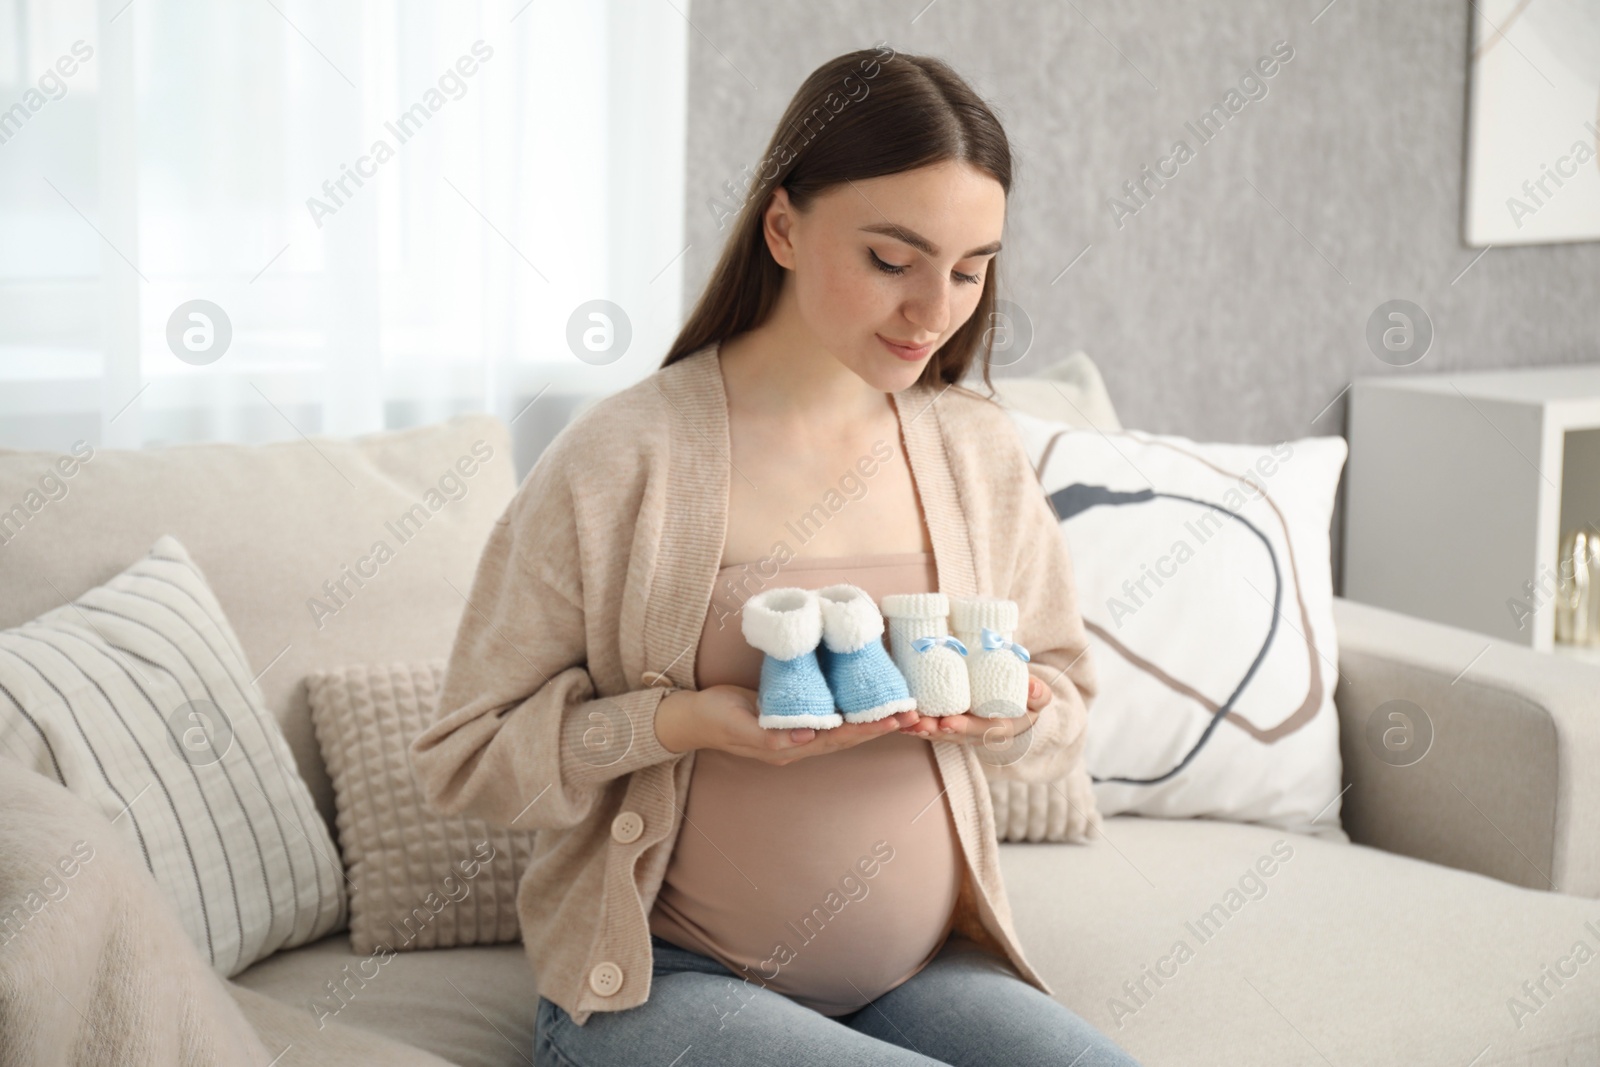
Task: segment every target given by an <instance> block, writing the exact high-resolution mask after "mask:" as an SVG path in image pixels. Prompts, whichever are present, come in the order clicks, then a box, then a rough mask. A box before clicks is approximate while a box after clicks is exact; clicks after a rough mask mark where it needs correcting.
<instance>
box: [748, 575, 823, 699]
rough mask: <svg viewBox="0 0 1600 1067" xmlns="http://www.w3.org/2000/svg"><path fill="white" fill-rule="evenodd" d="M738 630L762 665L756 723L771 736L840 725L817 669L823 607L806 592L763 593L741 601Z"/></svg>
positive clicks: (815, 596) (795, 589)
mask: <svg viewBox="0 0 1600 1067" xmlns="http://www.w3.org/2000/svg"><path fill="white" fill-rule="evenodd" d="M741 614H742V615H743V619H742V620H741V622H740V628H741V629H742V630H743V631H744V639H745V640H746V641H748V642H749V643H750V646H751V647H752V648H757V649H760V650H761V651H762V652H765V653H766V658H765V659H763V660H762V661H761V688H760V689H759V690H758V692H757V697H756V708H757V710H758V711H759V713H760V715H759V717H758V718H757V720H756V722H757V724H758V725H760V726H762V727H764V728H766V729H769V730H801V729H805V728H807V727H810V728H812V729H816V730H827V729H830V728H832V727H834V726H838V725H840V724H841V723H843V722H844V719H843V718H842V717H841V716H840V715H839V713H838V712H837V711H835V710H834V706H833V693H831V692H830V691H829V690H828V683H827V680H826V679H824V678H823V676H822V668H821V666H820V665H819V664H818V663H817V645H818V644H819V643H820V642H821V640H822V607H821V604H820V603H819V602H818V600H817V594H816V593H815V592H813V591H812V590H810V589H799V588H795V587H784V588H782V589H767V590H764V591H762V592H760V593H757V594H756V595H755V596H753V597H751V598H750V599H749V600H747V601H745V603H744V608H743V609H742V612H741Z"/></svg>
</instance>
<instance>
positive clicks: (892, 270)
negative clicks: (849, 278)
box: [867, 248, 983, 285]
mask: <svg viewBox="0 0 1600 1067" xmlns="http://www.w3.org/2000/svg"><path fill="white" fill-rule="evenodd" d="M867 255H869V256H871V257H872V265H873V266H874V267H877V268H878V269H879V270H880V271H882V272H883V273H885V274H890V275H895V276H898V275H901V274H904V273H905V272H906V271H908V270H910V269H911V268H910V265H909V264H905V263H887V262H885V261H884V260H882V259H879V258H878V253H876V252H874V251H873V250H872V249H870V248H869V249H867ZM950 276H951V277H952V278H954V279H955V280H956V281H958V282H960V283H961V284H962V285H977V284H978V283H979V282H981V281H983V275H981V274H962V273H961V272H960V271H958V270H953V271H951V272H950Z"/></svg>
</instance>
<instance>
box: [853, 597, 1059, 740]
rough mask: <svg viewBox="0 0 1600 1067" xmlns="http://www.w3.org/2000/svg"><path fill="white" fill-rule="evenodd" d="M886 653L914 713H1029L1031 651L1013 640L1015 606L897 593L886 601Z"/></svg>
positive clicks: (984, 599)
mask: <svg viewBox="0 0 1600 1067" xmlns="http://www.w3.org/2000/svg"><path fill="white" fill-rule="evenodd" d="M882 610H883V617H884V618H885V619H886V620H888V625H889V654H890V656H891V657H892V658H893V659H894V663H895V666H896V667H898V668H900V673H901V674H902V675H904V676H905V679H906V685H907V686H908V687H909V688H910V690H911V695H912V696H913V697H915V698H916V701H917V713H918V714H920V715H928V716H932V717H939V716H944V715H960V714H963V713H971V714H972V715H976V716H978V717H980V718H985V719H1009V718H1014V717H1016V716H1019V715H1025V714H1027V712H1028V659H1029V656H1028V650H1027V649H1026V648H1023V647H1022V646H1021V645H1019V644H1017V643H1016V642H1015V641H1013V640H1012V635H1013V634H1014V633H1015V632H1016V629H1017V621H1018V608H1017V602H1016V601H1014V600H1005V599H1002V598H1000V597H986V596H951V595H948V594H945V593H895V594H891V595H889V596H886V597H884V598H883V608H882Z"/></svg>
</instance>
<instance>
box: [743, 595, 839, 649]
mask: <svg viewBox="0 0 1600 1067" xmlns="http://www.w3.org/2000/svg"><path fill="white" fill-rule="evenodd" d="M741 614H742V615H743V618H742V619H741V621H740V624H739V625H740V629H742V630H743V631H744V639H745V640H746V641H748V642H749V643H750V646H751V647H752V648H757V649H760V650H761V651H762V652H765V653H766V654H767V655H769V656H771V657H772V658H773V659H781V660H789V659H794V658H795V657H796V656H798V655H801V654H803V653H806V652H810V651H812V650H813V649H815V648H816V647H817V644H818V642H820V641H821V640H822V610H821V608H820V607H819V606H818V604H817V594H816V593H814V592H812V591H811V590H809V589H799V588H795V587H792V586H785V587H783V588H781V589H766V590H763V591H762V592H759V593H757V594H756V595H755V596H753V597H751V598H750V599H749V600H746V601H745V602H744V608H743V610H742V611H741Z"/></svg>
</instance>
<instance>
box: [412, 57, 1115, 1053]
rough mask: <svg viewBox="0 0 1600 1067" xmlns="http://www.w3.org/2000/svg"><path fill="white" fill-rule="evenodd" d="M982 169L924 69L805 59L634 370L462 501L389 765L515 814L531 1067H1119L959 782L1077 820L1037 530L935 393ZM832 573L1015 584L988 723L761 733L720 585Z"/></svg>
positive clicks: (996, 139) (960, 404) (831, 577)
mask: <svg viewBox="0 0 1600 1067" xmlns="http://www.w3.org/2000/svg"><path fill="white" fill-rule="evenodd" d="M1010 184H1011V158H1010V151H1009V148H1008V145H1007V141H1006V137H1005V133H1004V131H1003V130H1002V129H1001V127H1000V124H999V122H998V121H997V120H996V118H995V116H994V114H993V113H992V112H991V111H990V109H989V108H988V107H987V106H986V105H985V104H984V102H983V101H982V100H981V99H980V98H979V97H978V96H977V95H976V94H975V93H974V92H973V91H972V90H971V88H970V87H968V85H967V84H966V83H965V82H964V81H962V80H961V78H959V77H958V76H957V75H956V74H955V73H954V72H952V71H951V70H950V69H949V68H948V67H947V66H945V65H944V64H943V63H940V62H938V61H937V60H933V59H928V58H924V57H919V56H911V55H897V54H895V53H894V52H893V51H892V50H890V49H888V48H886V47H880V48H878V49H877V50H865V51H861V52H853V53H850V54H848V55H844V56H840V57H839V58H837V59H835V60H832V61H830V62H828V63H826V64H824V65H823V66H822V67H820V68H819V69H818V70H816V71H815V72H814V73H813V74H812V75H811V76H810V77H809V78H808V79H807V80H806V82H805V84H803V85H802V86H801V87H800V89H799V91H798V93H797V94H796V95H795V97H794V99H793V101H792V102H791V103H790V105H789V108H788V111H787V112H786V113H785V114H784V116H783V119H782V120H781V122H780V123H779V125H778V128H777V131H776V132H775V133H774V135H773V137H772V141H771V144H770V145H769V147H768V150H767V153H766V155H765V157H764V158H763V160H762V162H761V164H760V166H759V167H758V169H757V171H756V173H755V175H754V181H753V185H752V188H751V190H750V195H749V197H748V198H747V200H746V202H745V203H744V205H743V209H742V210H741V211H739V212H738V214H737V216H736V218H734V219H733V221H732V223H731V225H732V232H731V236H730V237H729V240H728V243H727V246H726V248H725V249H724V251H723V253H722V257H721V260H720V261H719V262H718V264H717V267H716V269H715V271H714V273H713V274H712V277H711V280H710V282H709V284H708V285H707V287H706V291H705V293H704V295H703V296H702V297H701V299H700V301H699V303H698V305H697V306H696V308H695V310H694V312H693V314H692V315H691V316H690V318H689V321H688V323H687V324H686V325H685V326H684V328H683V332H682V333H681V334H680V335H679V337H678V339H677V342H676V343H675V344H674V345H673V347H672V350H671V351H670V352H669V353H668V354H667V355H666V358H665V359H664V360H663V362H662V365H661V367H660V368H659V369H657V370H656V371H655V372H654V373H652V374H651V375H650V376H649V377H647V378H645V379H644V380H643V381H641V382H639V383H637V384H635V385H633V386H631V387H629V388H626V389H624V390H622V391H621V392H619V393H616V394H614V395H612V396H609V397H607V398H605V399H604V400H602V401H600V402H599V403H597V404H596V405H595V406H594V407H592V408H591V409H589V410H588V411H586V412H585V413H584V414H583V415H582V416H581V417H579V418H578V419H577V420H575V421H574V422H573V423H572V424H571V425H569V426H567V427H566V428H565V429H564V430H563V431H562V432H561V433H560V434H559V435H558V436H557V438H556V439H555V441H553V442H552V443H551V444H550V445H549V447H548V448H547V449H546V451H545V452H544V453H543V454H542V455H541V456H540V458H539V461H538V462H537V463H536V464H535V465H534V468H533V470H532V471H531V472H530V473H529V475H528V477H527V479H526V480H525V481H524V483H523V485H522V487H521V488H520V489H519V491H518V492H517V495H516V497H515V498H514V499H513V500H512V502H511V504H510V505H509V506H508V507H507V509H506V512H505V514H504V515H503V516H502V517H501V520H500V523H499V525H497V526H496V527H495V529H494V532H493V534H492V536H491V537H490V539H489V542H488V544H487V546H486V547H485V549H484V553H483V556H482V559H481V560H480V562H479V565H478V571H477V575H476V577H475V579H474V581H473V585H472V593H471V598H470V602H469V603H468V605H467V606H466V608H465V609H464V611H463V615H462V619H461V624H460V628H459V630H458V631H457V633H456V638H455V643H454V646H453V649H452V651H451V655H450V659H449V665H448V668H447V670H446V673H445V677H444V681H443V684H442V688H441V692H440V696H439V702H438V710H437V718H436V720H435V722H434V724H433V725H432V726H431V727H430V728H429V729H428V730H427V731H426V732H424V733H423V734H422V735H421V736H419V737H418V738H417V739H416V741H415V742H414V743H413V745H412V755H413V762H414V765H415V768H416V771H417V773H418V775H419V777H420V779H421V781H422V783H423V785H424V787H425V789H426V791H427V794H428V796H429V798H430V800H431V802H432V803H433V804H435V805H436V806H437V807H439V808H440V809H441V810H443V811H445V812H448V813H466V814H469V815H472V816H475V817H478V818H482V819H485V820H487V821H489V822H490V823H493V824H496V825H500V826H510V827H513V828H518V829H529V828H532V829H537V830H538V831H539V833H538V834H537V836H536V839H535V842H536V843H535V847H534V855H533V857H532V860H531V861H530V863H529V865H528V869H527V872H526V874H525V875H524V876H523V879H522V882H521V885H520V888H519V892H518V901H517V903H518V913H519V915H520V917H521V922H522V934H523V940H524V943H525V944H526V946H527V951H528V955H529V959H530V961H531V962H532V965H533V969H534V971H535V974H536V976H537V980H538V989H539V993H540V1000H539V1005H538V1014H537V1022H536V1027H537V1033H536V1035H535V1041H534V1045H535V1047H534V1049H533V1050H532V1051H533V1059H532V1062H533V1063H535V1064H538V1065H540V1067H544V1065H565V1067H572V1065H576V1067H598V1065H602V1064H630V1065H633V1064H650V1065H658V1067H670V1065H678V1064H681V1065H684V1067H687V1065H689V1064H730V1065H739V1067H752V1065H765V1064H772V1065H779V1064H783V1065H794V1064H827V1065H830V1067H833V1065H840V1064H872V1065H876V1064H886V1065H887V1064H906V1065H913V1064H924V1065H927V1064H972V1065H977V1064H994V1063H1007V1064H1029V1065H1060V1067H1068V1065H1075V1067H1093V1065H1105V1064H1116V1065H1122V1064H1132V1063H1134V1062H1135V1061H1134V1060H1133V1059H1131V1058H1130V1057H1129V1056H1128V1055H1127V1054H1126V1053H1125V1052H1124V1051H1123V1050H1121V1049H1120V1048H1118V1047H1117V1046H1116V1045H1115V1044H1114V1043H1113V1042H1112V1041H1110V1040H1109V1039H1108V1038H1106V1037H1105V1036H1104V1035H1102V1034H1100V1033H1099V1032H1097V1031H1096V1030H1095V1029H1094V1027H1092V1026H1091V1025H1089V1024H1088V1023H1087V1022H1085V1021H1084V1020H1083V1019H1081V1018H1079V1017H1078V1016H1077V1015H1075V1014H1074V1013H1073V1012H1071V1011H1070V1010H1068V1009H1067V1008H1065V1007H1063V1006H1062V1005H1060V1004H1058V1003H1057V1002H1056V1001H1055V1000H1053V999H1052V998H1051V996H1050V995H1049V993H1050V992H1051V990H1050V988H1049V986H1047V985H1046V984H1045V982H1044V980H1043V979H1042V978H1041V977H1040V976H1039V975H1038V973H1037V972H1035V971H1034V969H1033V968H1032V966H1031V965H1030V964H1029V963H1028V961H1027V960H1026V958H1025V957H1024V956H1023V953H1022V949H1021V947H1020V945H1019V944H1018V940H1017V935H1016V932H1015V930H1014V929H1013V926H1012V921H1011V911H1010V907H1009V905H1008V903H1007V900H1006V894H1005V887H1004V885H1003V884H1002V882H1001V878H1000V867H999V855H998V844H997V842H996V839H995V830H994V820H993V814H992V811H991V808H990V803H989V796H988V792H987V785H986V774H992V775H993V776H994V777H996V778H1001V779H1013V780H1025V781H1058V780H1060V779H1062V778H1064V777H1065V778H1066V779H1067V784H1066V792H1067V797H1068V800H1069V802H1070V804H1071V808H1072V812H1073V819H1074V823H1073V831H1074V836H1075V837H1076V839H1078V840H1080V841H1082V840H1086V839H1087V838H1088V837H1090V836H1092V835H1093V834H1094V832H1095V830H1096V827H1097V826H1098V824H1099V815H1098V813H1097V812H1096V811H1095V808H1094V796H1093V793H1092V792H1091V790H1090V787H1089V782H1088V778H1087V775H1086V773H1085V770H1084V768H1083V763H1082V753H1083V745H1084V736H1085V722H1086V716H1087V704H1086V702H1087V700H1088V699H1089V698H1090V697H1091V696H1092V695H1093V689H1094V674H1093V670H1092V667H1091V661H1090V659H1089V658H1088V657H1087V656H1086V654H1085V649H1086V637H1085V632H1084V627H1083V624H1082V621H1081V619H1080V617H1079V614H1078V611H1077V608H1076V602H1075V595H1074V591H1073V576H1072V564H1071V560H1070V559H1069V558H1068V554H1067V547H1066V544H1065V542H1064V541H1063V540H1062V538H1061V535H1060V532H1059V530H1058V529H1057V526H1056V522H1055V519H1054V516H1053V515H1052V514H1051V512H1050V508H1049V505H1048V503H1047V502H1046V501H1045V499H1044V497H1043V495H1042V494H1041V493H1040V492H1039V489H1038V485H1037V483H1036V480H1035V478H1034V477H1033V473H1032V471H1031V469H1030V467H1029V464H1028V460H1027V457H1026V455H1025V453H1024V451H1023V449H1022V446H1021V444H1020V441H1019V439H1018V438H1017V436H1016V434H1015V432H1014V431H1013V430H1012V428H1011V424H1010V422H1009V420H1008V418H1007V416H1006V415H1005V413H1004V411H1003V410H1002V409H1001V408H1000V407H998V406H997V405H996V404H995V403H994V402H993V401H992V400H991V399H988V398H987V397H985V396H983V395H980V394H979V393H977V392H974V391H972V390H970V389H967V388H965V387H963V386H961V385H959V384H957V383H958V382H959V381H960V380H961V379H962V378H963V377H964V376H965V375H966V374H967V372H968V370H969V369H971V368H972V366H973V363H974V361H980V362H982V364H983V368H982V369H983V379H984V381H985V383H987V382H988V362H987V361H988V358H989V354H990V350H991V343H992V337H991V332H990V330H989V324H990V323H991V322H992V318H991V316H992V315H993V312H994V306H995V282H996V278H995V262H996V256H997V255H998V253H999V251H1000V243H1001V234H1002V230H1003V229H1004V222H1005V209H1006V196H1007V192H1008V190H1009V188H1010ZM836 583H850V584H853V585H856V586H859V587H860V588H861V589H864V590H865V591H866V592H867V593H868V594H870V595H871V597H872V598H873V600H874V601H875V602H877V603H880V604H881V603H882V602H883V601H884V599H885V598H888V597H891V596H894V597H896V598H897V600H899V601H902V602H913V603H923V604H937V603H938V602H939V601H940V600H942V599H944V598H945V597H948V596H957V595H968V596H992V597H999V598H1005V599H1010V600H1014V601H1016V603H1017V605H1018V609H1019V619H1018V624H1017V627H1016V631H1015V634H1014V638H1015V641H1016V642H1017V644H1019V645H1021V646H1023V647H1025V648H1026V649H1027V650H1028V651H1029V653H1030V654H1031V658H1030V659H1029V661H1028V672H1029V676H1030V678H1029V686H1030V688H1029V696H1028V701H1027V708H1026V711H1025V713H1024V714H1021V715H1017V716H1015V717H1012V718H995V719H990V718H979V717H978V716H976V715H974V714H971V713H968V714H957V715H948V716H944V717H940V718H932V717H927V716H921V715H919V714H918V713H917V712H915V711H908V712H902V713H899V714H896V715H893V716H890V717H887V718H883V719H880V720H879V721H877V722H872V723H846V724H844V725H839V726H835V727H832V728H825V729H793V730H782V729H763V728H762V727H761V726H760V725H759V724H758V722H757V715H758V708H757V697H758V693H757V689H758V686H759V680H760V674H761V666H762V653H761V652H760V651H758V650H757V649H755V648H752V647H751V646H750V645H749V644H747V643H746V641H745V638H744V635H743V632H742V629H741V609H742V605H743V604H744V603H745V602H746V601H748V600H749V599H750V598H751V597H752V596H754V595H756V594H757V593H760V592H761V591H763V590H765V589H774V588H782V587H801V588H806V589H821V588H823V587H825V586H828V585H833V584H836ZM908 594H909V596H907V595H908ZM919 594H920V596H918V595H919ZM1072 900H1073V893H1072V891H1071V888H1070V887H1069V886H1063V887H1062V892H1061V898H1060V901H1059V906H1061V907H1071V906H1072Z"/></svg>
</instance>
